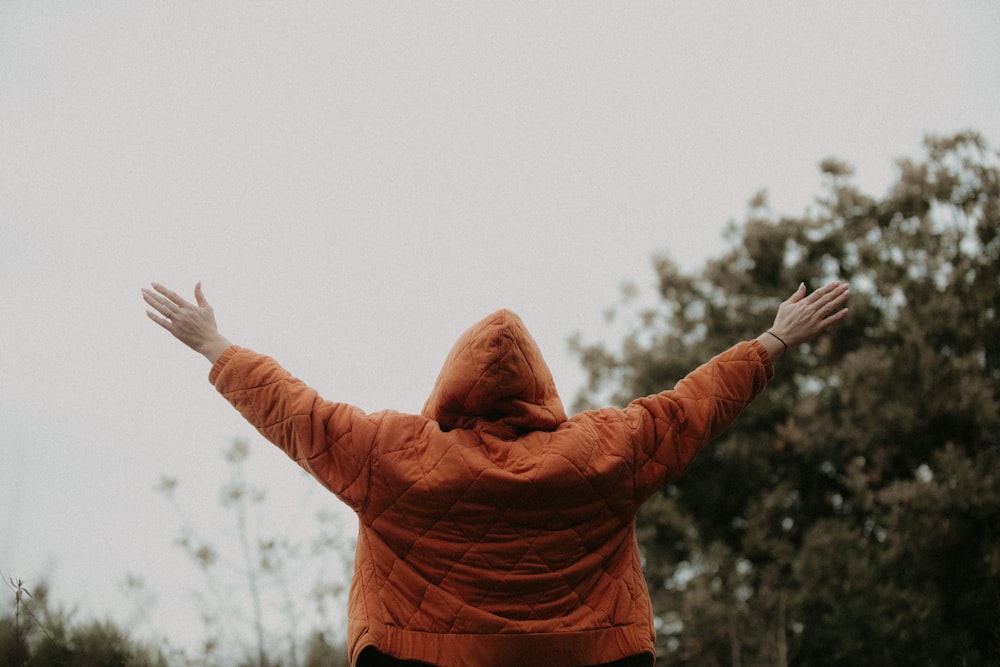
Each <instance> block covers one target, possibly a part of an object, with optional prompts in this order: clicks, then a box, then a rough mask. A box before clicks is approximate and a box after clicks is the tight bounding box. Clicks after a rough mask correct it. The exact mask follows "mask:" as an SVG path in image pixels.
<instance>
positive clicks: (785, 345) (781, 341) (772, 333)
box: [764, 331, 788, 352]
mask: <svg viewBox="0 0 1000 667" xmlns="http://www.w3.org/2000/svg"><path fill="white" fill-rule="evenodd" d="M764 333H766V334H771V335H772V336H774V337H775V338H777V339H778V342H779V343H781V346H782V347H783V348H785V352H788V344H787V343H785V341H783V340H781V339H780V338H778V336H776V335H775V334H774V332H773V331H765V332H764Z"/></svg>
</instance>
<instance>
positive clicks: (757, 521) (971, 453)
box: [574, 131, 1000, 665]
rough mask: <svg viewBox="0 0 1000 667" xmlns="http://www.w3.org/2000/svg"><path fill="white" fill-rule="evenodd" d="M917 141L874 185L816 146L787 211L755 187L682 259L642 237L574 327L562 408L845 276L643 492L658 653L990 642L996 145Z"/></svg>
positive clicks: (678, 656) (969, 648) (870, 649)
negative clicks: (599, 311) (612, 341)
mask: <svg viewBox="0 0 1000 667" xmlns="http://www.w3.org/2000/svg"><path fill="white" fill-rule="evenodd" d="M924 151H925V152H924V154H923V155H922V156H921V158H920V159H919V160H914V159H901V160H899V161H898V162H897V167H898V168H897V174H896V178H895V182H894V183H893V184H892V186H891V187H890V188H889V189H888V190H887V192H886V193H885V194H884V195H883V196H881V197H875V196H872V195H870V194H866V193H864V192H862V191H860V190H859V188H858V187H856V186H855V184H854V183H853V172H852V169H851V167H850V166H849V165H848V164H847V163H845V162H843V161H841V160H838V159H826V160H823V161H822V162H821V163H820V174H821V179H822V192H821V195H820V196H818V197H817V199H816V201H815V202H814V203H813V204H812V205H811V206H810V207H808V208H807V209H806V210H805V212H804V213H803V214H801V215H799V216H796V217H789V216H784V215H777V214H775V213H774V212H773V211H771V210H770V208H769V206H768V203H767V195H766V193H764V192H762V193H758V194H757V195H756V196H754V197H753V199H752V200H751V201H750V205H749V208H748V211H747V216H746V219H745V221H743V222H742V223H741V224H733V225H731V227H730V229H729V231H728V233H727V239H728V243H727V245H728V249H727V250H726V251H725V252H724V253H723V254H722V255H721V256H719V257H716V258H714V259H712V260H710V261H708V262H707V263H706V264H705V265H704V266H703V267H702V268H701V269H700V270H698V271H697V272H694V273H685V272H683V271H681V270H680V269H679V268H678V266H677V265H676V264H675V263H674V262H673V261H672V260H671V259H670V258H669V257H668V256H666V255H660V256H657V257H655V259H654V266H655V270H656V274H657V279H658V291H657V295H656V298H655V302H654V303H652V305H648V306H641V307H640V306H635V305H632V306H629V304H630V299H633V301H631V303H633V304H634V294H631V295H626V296H625V297H624V298H623V304H622V305H623V306H628V307H627V308H626V309H625V310H626V312H627V314H626V315H624V317H625V320H626V328H627V333H626V334H625V335H624V337H623V339H622V341H621V344H620V346H616V349H609V347H608V346H607V345H605V344H603V343H597V344H587V343H584V342H582V341H580V340H579V339H577V340H576V342H575V343H574V349H575V351H576V353H577V355H578V357H579V359H580V361H581V363H582V364H583V366H584V368H585V369H586V370H587V372H588V375H589V383H588V386H587V387H586V388H585V390H584V391H583V392H581V395H580V396H579V398H578V402H577V407H578V408H583V407H586V406H588V405H590V404H592V403H595V402H599V401H602V400H604V399H606V398H607V397H609V396H610V397H611V400H612V401H613V402H616V403H619V404H621V403H624V402H626V401H627V400H630V399H631V398H634V397H637V396H643V395H646V394H650V393H654V392H657V391H660V390H662V389H663V388H665V387H669V386H672V385H673V383H674V382H676V380H678V379H680V378H681V377H682V376H683V375H685V374H686V373H687V372H689V371H690V370H692V369H693V368H695V367H696V366H697V365H698V364H699V363H701V362H703V361H705V360H707V359H708V358H709V357H710V356H711V355H713V354H715V353H717V352H720V351H722V350H723V349H725V348H726V347H728V346H729V345H731V344H732V343H734V342H735V341H737V340H741V339H748V338H752V337H755V336H756V335H757V334H759V333H760V332H761V331H763V330H764V329H766V328H767V327H768V325H769V324H770V323H771V320H772V319H773V316H774V313H775V311H776V309H777V306H778V304H779V302H780V301H781V300H782V299H784V298H786V297H787V296H789V295H790V294H791V293H792V292H793V291H794V290H795V289H796V287H797V286H798V285H799V284H800V282H805V283H806V285H807V286H808V287H809V288H810V289H815V288H816V287H819V286H820V285H822V284H824V283H825V282H827V281H828V280H831V279H835V278H836V279H841V280H847V281H849V282H850V283H851V288H852V289H851V294H852V296H851V302H850V304H849V306H850V313H849V315H848V317H847V319H846V320H844V321H842V322H841V323H840V324H839V325H837V326H836V327H835V328H834V329H833V330H832V331H831V332H830V333H828V334H826V335H824V336H823V337H821V338H820V339H817V340H815V341H813V343H812V344H810V345H807V346H802V347H800V348H797V349H796V350H794V351H792V352H791V353H790V354H787V355H785V356H784V357H783V358H782V359H781V360H780V361H779V363H778V364H777V367H776V373H775V376H774V379H773V380H772V382H771V384H770V386H769V388H768V389H767V391H766V392H765V394H764V395H763V396H761V397H760V398H758V399H757V401H756V402H755V403H754V404H752V405H751V406H750V407H749V408H748V409H747V410H746V411H745V412H744V414H743V415H742V416H741V417H740V419H739V420H738V421H737V423H736V424H735V425H734V426H732V427H731V428H730V430H729V431H727V433H726V434H725V435H724V436H723V437H722V438H720V439H719V440H718V441H717V442H716V443H715V444H713V445H710V446H709V447H708V448H707V449H706V450H705V451H704V452H702V453H701V455H700V456H699V458H698V459H697V460H696V461H695V463H694V465H692V467H691V468H690V469H689V470H688V472H687V473H686V474H685V475H684V476H682V477H681V478H680V479H679V480H678V481H677V482H675V483H674V484H672V485H670V486H669V487H668V488H667V489H665V490H664V492H663V493H662V494H660V495H658V496H657V497H655V498H653V499H652V500H651V501H650V502H648V503H647V504H646V506H644V508H643V510H642V512H641V514H640V516H639V519H638V523H637V526H638V531H639V539H640V546H641V549H642V552H643V557H644V563H645V568H646V576H647V580H648V583H649V586H650V590H651V592H652V595H653V602H654V613H655V615H656V619H657V624H658V626H659V633H658V635H659V639H658V647H657V649H658V653H659V658H658V664H666V665H670V664H685V665H782V664H802V665H844V664H851V665H854V664H921V665H955V664H964V665H981V664H996V661H997V660H1000V465H998V464H1000V435H998V434H1000V405H998V402H1000V320H998V317H997V315H998V310H1000V159H998V154H997V153H995V152H993V151H992V149H991V148H990V147H989V146H988V145H987V143H986V141H985V140H984V139H983V138H982V137H981V136H980V135H979V134H978V133H975V132H971V131H970V132H964V133H959V134H956V135H953V136H948V137H928V138H927V139H926V140H925V142H924Z"/></svg>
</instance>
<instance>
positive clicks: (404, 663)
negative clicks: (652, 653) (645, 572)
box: [358, 647, 652, 667]
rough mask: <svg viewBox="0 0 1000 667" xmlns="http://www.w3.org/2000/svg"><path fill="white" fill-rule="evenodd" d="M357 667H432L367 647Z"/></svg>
mask: <svg viewBox="0 0 1000 667" xmlns="http://www.w3.org/2000/svg"><path fill="white" fill-rule="evenodd" d="M649 665H652V662H650V660H649V656H647V655H645V654H643V655H634V656H631V657H629V658H622V659H621V660H615V661H614V662H604V663H601V664H600V665H593V666H592V667H649ZM358 667H434V666H433V665H429V664H427V663H426V662H419V661H417V660H400V659H399V658H394V657H392V656H391V655H386V654H385V653H380V652H379V651H376V650H375V649H373V648H371V647H368V648H366V649H365V650H364V651H362V652H361V655H360V656H358ZM469 667H489V665H469Z"/></svg>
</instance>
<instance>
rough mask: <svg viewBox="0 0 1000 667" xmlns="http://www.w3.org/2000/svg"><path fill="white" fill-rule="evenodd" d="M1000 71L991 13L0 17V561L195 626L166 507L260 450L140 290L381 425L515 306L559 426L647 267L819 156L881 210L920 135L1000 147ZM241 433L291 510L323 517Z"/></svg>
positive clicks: (700, 7)
mask: <svg viewBox="0 0 1000 667" xmlns="http://www.w3.org/2000/svg"><path fill="white" fill-rule="evenodd" d="M998 64H1000V5H998V4H996V3H994V2H989V1H986V0H980V1H975V0H965V1H960V0H956V1H952V2H937V3H920V2H860V1H858V2H796V3H792V2H787V3H784V2H781V3H779V2H745V3H720V2H715V3H711V2H693V1H692V2H662V3H635V2H632V3H604V2H602V3H594V2H566V3H551V2H548V3H547V2H539V3H534V2H524V3H512V2H506V3H503V2H502V3H493V4H486V3H469V4H460V3H445V2H441V3H427V2H415V3H379V2H359V3H327V2H318V1H317V2H298V3H295V2H292V3H286V2H256V3H249V2H235V1H232V2H170V3H165V2H155V1H153V0H148V1H138V0H137V1H135V2H129V3H103V2H83V1H79V0H66V1H64V2H51V1H49V2H46V1H42V0H39V1H30V2H29V1H20V2H18V1H16V0H3V1H0V281H2V283H0V285H2V291H0V571H2V572H3V574H4V575H6V576H13V577H15V578H18V577H19V578H22V579H24V580H25V581H26V582H27V583H28V584H29V586H30V585H31V584H32V583H33V582H36V581H37V580H38V578H39V577H41V576H43V575H47V576H48V578H49V579H50V580H51V581H52V582H53V584H54V594H55V597H56V599H57V600H61V601H66V602H74V601H79V603H80V605H81V609H82V610H83V611H84V612H87V611H91V610H92V611H93V612H94V613H95V614H98V615H102V614H104V613H111V614H113V615H115V616H116V617H121V616H122V610H123V609H125V608H126V606H127V605H126V603H124V602H122V598H121V596H120V594H119V592H118V585H119V583H120V582H121V580H122V579H123V578H124V576H125V574H126V573H127V572H134V573H137V574H140V575H142V576H144V577H146V579H147V581H148V583H149V585H150V586H151V588H152V589H153V592H154V593H155V594H156V596H157V597H156V606H155V613H156V614H158V615H159V621H158V624H159V625H160V627H161V628H184V629H182V630H177V634H178V635H181V634H185V633H189V632H193V631H192V630H191V629H190V627H189V625H185V623H190V619H188V620H187V621H185V620H184V617H185V616H188V617H190V616H192V615H193V613H192V607H191V603H190V598H189V596H188V590H189V589H190V588H191V587H192V586H193V585H195V584H196V583H197V580H196V579H190V577H194V576H195V575H194V574H193V571H192V570H191V568H190V567H189V566H188V565H187V564H186V562H185V560H184V556H183V555H182V554H181V553H180V552H179V551H178V550H177V549H175V548H173V547H172V546H171V544H172V541H173V539H174V537H175V536H176V534H177V529H178V521H177V519H176V517H174V515H173V514H171V512H170V510H169V508H168V506H167V504H166V503H165V501H164V500H163V499H162V498H161V497H160V496H159V495H158V494H156V493H155V492H154V491H153V487H154V485H155V484H156V482H157V481H158V479H159V478H160V476H161V475H163V474H168V475H176V476H178V477H179V478H180V480H181V484H182V489H181V492H182V494H184V497H185V498H186V499H187V500H188V501H189V502H190V504H191V507H192V508H195V509H192V510H191V513H192V515H193V518H195V519H196V520H197V519H200V518H201V515H204V517H210V516H212V515H214V514H216V513H217V512H218V510H216V506H217V495H216V492H215V489H216V488H217V487H218V485H219V483H220V482H221V480H222V479H223V477H224V476H225V472H226V471H225V464H224V462H223V461H222V459H221V457H220V456H219V451H220V450H221V449H222V448H223V447H225V446H226V445H227V444H228V443H229V441H230V440H231V438H233V437H234V436H246V435H252V432H251V431H250V430H249V428H248V427H247V426H246V425H245V424H244V423H243V422H242V421H241V420H240V419H239V417H238V416H237V415H236V414H235V413H234V412H233V411H232V410H231V409H230V408H228V406H227V405H226V404H225V402H224V401H223V400H222V399H221V398H220V397H218V396H217V395H216V394H215V392H214V390H213V389H212V388H211V387H210V386H209V385H208V383H207V381H206V376H207V372H208V367H207V364H206V363H205V361H204V360H203V359H201V358H200V357H198V356H197V355H195V354H194V353H192V352H190V351H188V350H187V349H186V348H183V347H182V346H180V345H179V344H177V343H176V342H174V341H173V340H172V339H171V338H170V337H169V336H168V335H166V334H165V332H163V331H161V330H159V329H158V328H157V327H155V326H154V325H153V324H152V323H150V322H149V321H148V320H147V319H146V317H145V315H144V314H143V310H144V305H143V303H142V302H141V300H140V297H139V289H140V287H142V286H144V285H146V284H148V283H149V281H151V280H157V281H161V282H164V283H166V284H168V285H171V286H173V287H176V288H178V289H180V290H182V291H183V292H184V293H185V294H190V292H191V288H192V286H193V284H194V283H195V281H197V280H199V279H200V280H203V282H204V285H205V290H206V293H207V295H208V298H209V299H210V301H211V302H212V303H213V305H214V306H215V309H216V312H217V315H218V319H219V322H220V325H221V327H222V330H223V332H224V333H225V334H227V335H228V336H229V337H230V338H231V339H232V340H234V341H235V342H239V343H241V344H244V345H246V346H248V347H253V348H255V349H258V350H260V351H264V352H267V353H270V354H272V355H274V356H275V357H277V358H278V359H279V360H280V361H282V363H284V365H285V366H286V367H288V368H289V369H290V370H292V371H293V372H294V373H296V374H298V375H299V376H301V377H303V378H304V379H306V380H307V381H308V382H310V383H312V384H313V385H314V386H316V387H317V388H318V389H319V390H320V391H321V393H322V394H323V395H324V396H326V397H327V398H330V399H337V400H344V401H349V402H353V403H355V404H357V405H360V406H362V407H364V408H366V409H369V410H376V409H380V408H383V407H391V408H395V409H400V410H405V411H415V410H419V408H420V406H421V405H422V403H423V400H424V397H425V396H426V395H427V393H428V392H429V390H430V387H431V384H432V382H433V380H434V378H435V376H436V374H437V371H438V368H439V365H440V363H441V361H442V360H443V359H444V356H445V354H446V353H447V351H448V349H449V348H450V346H451V343H452V342H453V341H454V339H455V338H456V337H457V336H458V335H459V334H460V333H461V331H463V330H464V329H465V328H466V327H467V326H468V325H469V324H471V323H472V322H473V321H475V320H477V319H479V318H480V317H482V316H483V315H485V314H487V313H488V312H491V311H492V310H494V309H496V308H499V307H510V308H513V309H514V310H516V311H518V312H519V313H520V314H521V315H522V317H523V318H524V319H525V321H526V323H527V324H528V327H529V328H530V329H531V330H532V332H533V333H534V334H535V336H536V338H537V339H538V341H539V344H540V345H541V347H542V349H543V351H544V352H546V354H547V356H548V359H549V362H550V365H551V366H552V368H553V372H554V373H555V375H556V380H557V384H558V386H559V389H560V391H561V392H562V394H563V399H564V401H565V402H566V403H567V406H568V405H569V403H571V401H572V398H573V394H574V393H575V391H576V389H577V386H578V384H579V382H580V381H581V379H582V373H581V372H580V371H579V369H578V368H577V363H576V361H575V360H574V359H572V358H570V357H569V355H568V354H567V351H566V339H567V337H568V336H569V335H570V334H572V333H573V332H574V331H578V330H579V331H581V332H582V333H583V334H584V336H585V338H587V339H589V340H594V339H598V338H601V337H602V336H603V335H604V334H605V329H604V328H603V324H602V320H601V313H602V312H603V311H604V309H605V308H606V307H608V306H610V305H613V304H614V303H615V302H616V301H617V294H618V289H619V287H620V285H621V284H622V283H623V282H624V281H626V280H632V281H635V282H636V283H638V284H639V285H640V286H641V287H644V288H648V287H650V286H651V285H652V283H653V273H652V270H651V268H650V258H651V256H652V255H653V253H655V252H658V251H664V250H665V251H668V252H669V253H670V254H672V255H673V256H674V258H675V259H677V260H678V261H680V263H681V264H682V266H684V267H686V268H695V267H697V266H699V265H700V263H701V262H702V261H703V260H704V259H705V258H706V257H708V256H709V255H712V254H715V253H717V252H719V251H720V250H721V248H722V238H721V232H722V229H723V227H724V226H725V225H726V223H727V222H728V221H730V220H733V219H737V220H739V219H742V217H743V214H744V212H745V205H746V202H747V200H748V199H749V198H750V197H751V196H752V195H753V194H754V192H756V191H757V190H758V189H760V188H767V189H768V190H769V191H770V193H771V200H772V203H773V205H774V208H775V209H777V210H779V211H781V212H787V213H799V212H801V211H802V210H804V209H805V208H807V207H808V206H809V204H810V202H811V201H812V198H813V197H814V196H815V195H816V194H818V193H819V192H820V179H819V177H818V172H817V169H816V165H817V164H818V162H819V161H820V160H821V159H822V158H824V157H827V156H830V155H833V156H836V157H840V158H843V159H845V160H846V161H848V162H850V163H852V164H854V165H855V167H856V168H857V171H858V179H857V180H858V182H859V183H860V184H861V185H862V186H863V187H865V188H866V189H868V190H869V191H870V192H873V193H875V194H881V192H882V191H883V188H884V187H885V186H886V184H887V183H888V182H889V181H890V179H891V178H892V175H893V161H894V159H895V158H896V157H899V156H904V155H918V154H919V146H920V142H921V140H922V138H923V136H924V134H925V133H926V132H932V133H938V134H945V133H950V132H953V131H956V130H960V129H964V128H969V127H971V128H974V129H978V130H980V131H982V132H983V133H984V134H985V136H986V137H987V139H988V140H990V141H991V142H992V143H993V145H994V146H995V147H996V146H997V144H998V142H1000V111H998V110H1000V77H998V76H997V75H996V70H997V65H998ZM253 442H254V443H255V445H256V447H255V460H258V461H259V462H260V463H261V465H263V466H264V468H263V470H264V471H265V475H266V476H265V477H264V478H262V482H266V483H268V484H269V485H271V486H272V487H276V490H275V501H274V502H275V503H276V505H278V506H281V503H284V504H285V505H287V506H288V507H289V508H291V509H288V510H280V509H278V508H277V507H276V509H275V513H276V514H278V515H280V514H281V512H283V511H302V507H303V503H308V504H309V507H310V508H311V507H314V506H318V505H320V504H322V503H326V502H328V501H327V499H326V498H325V497H324V496H323V494H321V493H311V492H308V491H307V490H306V487H307V482H306V481H305V480H304V479H303V478H302V477H301V476H299V475H298V473H297V469H296V468H295V467H294V465H293V464H291V463H287V464H286V463H285V460H284V459H283V458H281V457H280V456H278V455H276V454H275V453H274V452H273V450H272V449H271V448H270V446H269V445H267V444H266V443H264V442H263V441H262V440H260V439H259V438H258V437H257V436H255V435H254V436H253ZM308 486H315V485H311V484H310V485H308ZM303 497H305V500H303ZM305 511H311V509H309V508H307V509H306V510H305ZM205 520H206V521H210V519H208V518H205ZM224 538H225V535H224V534H222V535H220V539H224ZM189 582H190V583H191V584H192V585H191V586H189V585H188V584H189ZM169 632H170V631H169V630H168V634H169ZM172 639H174V640H175V641H176V642H177V643H184V642H185V641H186V639H187V638H186V637H183V636H174V637H172Z"/></svg>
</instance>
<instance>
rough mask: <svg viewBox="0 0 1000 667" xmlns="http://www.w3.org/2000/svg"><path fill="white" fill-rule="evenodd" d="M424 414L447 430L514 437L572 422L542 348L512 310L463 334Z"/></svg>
mask: <svg viewBox="0 0 1000 667" xmlns="http://www.w3.org/2000/svg"><path fill="white" fill-rule="evenodd" d="M422 414H423V416H425V417H427V418H429V419H433V420H434V421H436V422H438V423H439V424H440V425H441V428H442V429H444V430H446V431H447V430H451V429H454V428H470V427H471V426H473V424H474V423H475V422H477V421H489V422H494V423H497V424H500V425H503V426H506V427H507V428H508V429H510V430H513V431H514V432H524V431H537V430H543V431H551V430H554V429H555V428H556V427H557V426H559V424H561V423H563V422H564V421H566V412H565V411H564V410H563V405H562V401H561V400H560V398H559V394H558V392H556V386H555V381H554V380H553V379H552V373H551V371H550V370H549V367H548V365H547V364H546V363H545V360H544V359H543V358H542V353H541V350H539V348H538V344H537V343H535V340H534V339H533V338H532V337H531V334H529V333H528V330H527V329H526V328H525V326H524V323H523V322H522V321H521V318H520V317H518V316H517V315H516V314H514V313H513V312H511V311H509V310H498V311H497V312H495V313H493V314H492V315H490V316H488V317H486V318H484V319H482V320H480V321H479V322H477V323H476V324H475V325H473V326H472V327H471V328H470V329H468V330H467V331H466V332H465V333H464V334H462V336H461V337H460V338H459V339H458V342H456V343H455V346H454V347H453V348H452V349H451V352H450V353H449V354H448V358H447V359H446V360H445V362H444V367H443V368H442V369H441V373H440V374H439V375H438V378H437V382H435V383H434V391H433V392H432V393H431V395H430V398H428V399H427V403H426V404H425V405H424V409H423V412H422Z"/></svg>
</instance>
